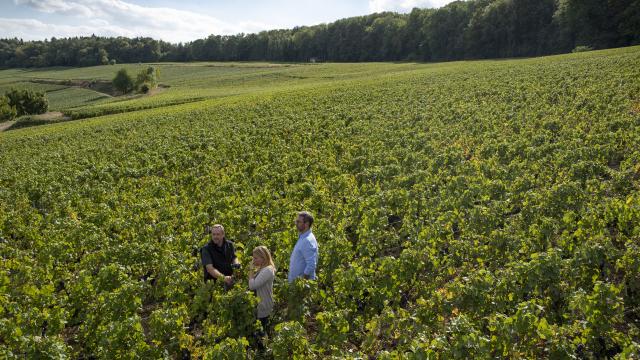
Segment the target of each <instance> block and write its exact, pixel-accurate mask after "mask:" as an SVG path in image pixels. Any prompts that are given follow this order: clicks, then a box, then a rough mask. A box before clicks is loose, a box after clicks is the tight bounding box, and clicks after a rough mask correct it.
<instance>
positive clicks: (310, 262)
mask: <svg viewBox="0 0 640 360" xmlns="http://www.w3.org/2000/svg"><path fill="white" fill-rule="evenodd" d="M302 256H303V257H304V262H305V264H306V266H305V268H304V273H303V275H302V276H303V277H304V278H305V279H310V278H311V275H313V273H314V272H315V270H316V265H317V263H318V248H317V247H316V246H313V245H312V244H311V243H307V244H306V245H305V247H304V248H303V249H302Z"/></svg>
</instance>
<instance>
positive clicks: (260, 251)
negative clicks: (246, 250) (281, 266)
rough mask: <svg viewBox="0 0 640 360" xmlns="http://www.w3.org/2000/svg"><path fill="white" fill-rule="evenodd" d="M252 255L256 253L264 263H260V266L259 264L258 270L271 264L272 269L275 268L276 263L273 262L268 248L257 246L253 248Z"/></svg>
mask: <svg viewBox="0 0 640 360" xmlns="http://www.w3.org/2000/svg"><path fill="white" fill-rule="evenodd" d="M252 254H253V255H257V256H259V257H261V258H262V259H263V260H264V261H265V263H263V264H262V266H260V268H259V269H258V270H262V269H264V268H266V267H269V266H271V267H272V268H273V271H275V270H276V265H275V264H274V263H273V258H272V257H271V252H270V251H269V249H267V247H266V246H262V245H260V246H258V247H256V248H255V249H253V252H252Z"/></svg>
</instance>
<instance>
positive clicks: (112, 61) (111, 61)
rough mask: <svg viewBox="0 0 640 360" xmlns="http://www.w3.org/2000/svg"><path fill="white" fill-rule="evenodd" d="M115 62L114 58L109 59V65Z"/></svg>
mask: <svg viewBox="0 0 640 360" xmlns="http://www.w3.org/2000/svg"><path fill="white" fill-rule="evenodd" d="M116 63H117V62H116V59H111V60H109V65H115V64H116Z"/></svg>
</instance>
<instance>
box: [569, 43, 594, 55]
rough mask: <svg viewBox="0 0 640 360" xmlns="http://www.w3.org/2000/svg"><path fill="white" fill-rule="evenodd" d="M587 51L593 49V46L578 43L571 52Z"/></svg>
mask: <svg viewBox="0 0 640 360" xmlns="http://www.w3.org/2000/svg"><path fill="white" fill-rule="evenodd" d="M585 51H593V48H592V47H591V46H587V45H578V46H576V47H575V48H574V49H573V50H572V51H571V52H573V53H579V52H585Z"/></svg>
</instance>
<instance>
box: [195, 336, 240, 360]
mask: <svg viewBox="0 0 640 360" xmlns="http://www.w3.org/2000/svg"><path fill="white" fill-rule="evenodd" d="M248 346H249V342H248V341H247V339H246V338H244V337H243V338H239V339H234V338H226V339H224V340H222V341H221V342H219V343H218V344H216V345H215V346H214V347H213V348H212V349H209V350H208V351H207V352H206V353H205V354H204V358H205V359H224V360H243V359H246V358H247V347H248Z"/></svg>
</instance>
